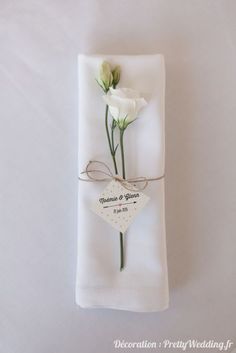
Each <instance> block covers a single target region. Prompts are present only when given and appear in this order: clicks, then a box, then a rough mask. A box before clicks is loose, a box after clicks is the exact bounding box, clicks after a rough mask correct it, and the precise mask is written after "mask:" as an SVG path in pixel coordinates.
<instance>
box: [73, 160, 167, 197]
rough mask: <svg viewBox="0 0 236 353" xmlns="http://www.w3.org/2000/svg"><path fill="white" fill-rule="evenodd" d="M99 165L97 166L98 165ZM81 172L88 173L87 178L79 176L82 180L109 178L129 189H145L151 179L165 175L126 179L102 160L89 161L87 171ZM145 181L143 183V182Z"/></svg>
mask: <svg viewBox="0 0 236 353" xmlns="http://www.w3.org/2000/svg"><path fill="white" fill-rule="evenodd" d="M96 165H97V167H96ZM80 174H86V176H87V179H86V178H81V177H79V180H81V181H90V182H95V181H98V182H100V181H109V180H116V181H118V182H119V183H121V185H122V186H123V187H124V188H125V189H127V190H129V191H142V190H144V189H145V188H146V187H147V186H148V183H149V182H150V181H155V180H161V179H163V178H164V177H165V174H163V175H161V176H159V177H155V178H147V177H142V176H141V177H136V178H129V179H124V178H122V177H121V176H119V175H116V174H113V173H112V171H111V169H110V168H109V166H108V165H107V164H106V163H104V162H102V161H96V160H94V161H89V162H88V164H87V166H86V168H85V171H83V172H81V173H80ZM141 183H143V184H141ZM137 184H138V185H137Z"/></svg>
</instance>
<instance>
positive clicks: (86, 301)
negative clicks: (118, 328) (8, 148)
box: [76, 54, 169, 312]
mask: <svg viewBox="0 0 236 353" xmlns="http://www.w3.org/2000/svg"><path fill="white" fill-rule="evenodd" d="M103 60H107V61H109V62H110V63H111V64H112V65H120V66H121V70H122V72H121V79H120V82H119V85H118V86H119V87H129V88H132V89H135V90H137V91H139V92H140V94H141V96H142V97H144V98H145V99H146V101H147V103H148V104H147V106H146V107H145V108H144V109H143V110H142V111H141V112H140V114H139V118H138V119H137V120H136V121H135V122H134V123H133V124H132V125H130V126H129V127H128V128H127V130H126V132H125V137H124V139H125V140H124V144H125V159H126V174H127V175H126V177H127V178H129V177H136V176H146V177H158V176H160V175H162V174H163V173H164V169H165V115H164V113H165V106H164V105H165V66H164V58H163V56H162V55H159V54H156V55H93V56H87V55H79V146H78V148H79V153H78V158H79V163H78V167H79V170H78V172H79V173H80V172H82V171H83V170H84V169H85V166H86V164H87V163H88V161H90V160H100V161H103V162H105V163H107V164H108V165H109V166H110V167H111V168H112V167H113V165H112V159H111V156H110V152H109V148H108V142H107V139H106V132H105V123H104V119H105V103H104V100H103V99H102V95H103V92H102V90H101V88H100V87H99V86H98V84H97V83H96V80H95V78H96V77H97V75H98V71H99V66H100V64H101V63H102V61H103ZM118 157H119V156H118ZM118 166H119V171H120V170H121V169H120V160H119V158H118ZM105 186H106V183H104V182H93V183H86V182H83V181H79V187H78V262H77V281H76V302H77V304H78V305H80V306H81V307H83V308H113V309H120V310H130V311H138V312H150V311H160V310H164V309H166V308H168V305H169V290H168V273H167V260H166V235H165V203H164V179H162V180H159V181H152V182H149V184H148V186H147V188H146V189H145V190H144V193H145V194H146V195H148V196H150V201H149V202H148V204H147V206H145V208H144V209H143V210H142V211H141V212H140V213H139V214H138V215H137V217H136V218H135V220H134V222H133V223H132V224H131V226H130V227H129V229H128V231H127V233H126V234H125V235H124V245H125V268H124V270H123V271H121V272H120V271H119V260H120V257H119V256H120V254H119V251H120V248H119V233H118V232H117V231H116V230H115V229H113V228H112V227H111V226H110V225H109V224H107V223H106V222H105V221H104V220H102V219H101V218H100V217H99V216H97V215H96V214H94V213H93V212H92V211H91V209H90V205H91V204H92V203H93V202H94V200H95V198H96V197H97V196H98V195H99V194H100V193H101V191H102V190H103V189H104V188H105Z"/></svg>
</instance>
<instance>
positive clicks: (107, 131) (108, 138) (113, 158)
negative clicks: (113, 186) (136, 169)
mask: <svg viewBox="0 0 236 353" xmlns="http://www.w3.org/2000/svg"><path fill="white" fill-rule="evenodd" d="M105 126H106V133H107V140H108V144H109V148H110V152H111V156H112V160H113V164H114V170H115V173H116V174H118V169H117V164H116V158H115V151H114V148H113V146H112V143H111V138H110V134H109V127H108V105H106V112H105Z"/></svg>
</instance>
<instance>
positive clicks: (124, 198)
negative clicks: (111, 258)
mask: <svg viewBox="0 0 236 353" xmlns="http://www.w3.org/2000/svg"><path fill="white" fill-rule="evenodd" d="M149 199H150V198H149V197H148V196H146V195H145V194H143V193H142V192H140V191H137V190H136V189H135V190H128V189H126V188H125V187H124V186H123V185H122V183H120V182H119V181H117V180H112V181H111V182H110V183H109V184H108V185H107V186H106V187H105V189H104V190H103V192H102V193H101V194H100V195H99V197H98V198H97V200H96V201H95V202H94V204H93V205H92V210H93V211H94V212H95V213H96V214H97V215H98V216H100V217H102V218H103V219H104V220H105V221H106V222H107V223H109V224H110V225H112V226H113V227H114V228H115V229H117V230H118V231H119V232H122V233H124V232H125V231H126V230H127V229H128V227H129V226H130V224H131V223H132V222H133V220H134V218H135V217H136V215H137V214H138V213H139V212H140V211H141V210H142V209H143V208H144V206H145V205H146V204H147V202H148V201H149Z"/></svg>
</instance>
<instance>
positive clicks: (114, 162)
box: [105, 105, 124, 271]
mask: <svg viewBox="0 0 236 353" xmlns="http://www.w3.org/2000/svg"><path fill="white" fill-rule="evenodd" d="M112 124H114V121H113V122H112ZM105 126H106V133H107V140H108V144H109V149H110V152H111V156H112V160H113V164H114V170H115V173H116V174H118V168H117V164H116V157H115V149H114V126H112V129H111V137H110V133H109V127H108V105H106V112H105ZM123 268H124V242H123V233H120V271H122V270H123Z"/></svg>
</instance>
